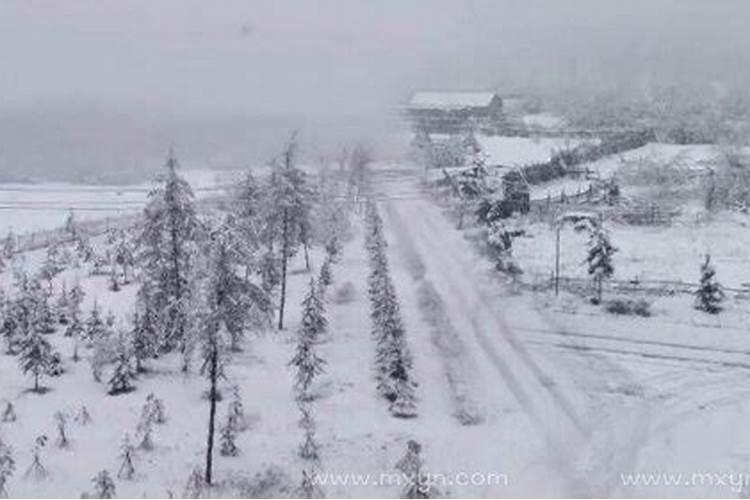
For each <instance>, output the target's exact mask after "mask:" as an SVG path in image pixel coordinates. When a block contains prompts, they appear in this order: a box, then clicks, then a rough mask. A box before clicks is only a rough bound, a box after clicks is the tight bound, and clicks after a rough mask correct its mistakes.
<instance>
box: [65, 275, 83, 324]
mask: <svg viewBox="0 0 750 500" xmlns="http://www.w3.org/2000/svg"><path fill="white" fill-rule="evenodd" d="M85 296H86V293H85V292H84V291H83V288H81V284H80V283H78V282H76V284H75V285H73V288H71V289H70V293H69V294H68V303H69V305H70V311H69V313H68V314H69V315H70V316H73V314H75V313H76V312H77V311H78V312H80V310H81V305H83V299H84V297H85Z"/></svg>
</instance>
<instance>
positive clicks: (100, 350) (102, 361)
mask: <svg viewBox="0 0 750 500" xmlns="http://www.w3.org/2000/svg"><path fill="white" fill-rule="evenodd" d="M92 347H93V352H92V353H91V356H89V364H90V365H91V375H92V376H93V378H94V380H95V381H96V382H101V381H102V370H103V369H104V366H105V365H106V364H107V363H111V362H112V361H114V360H115V358H116V354H117V343H116V339H114V335H113V333H112V330H110V329H109V328H107V329H105V330H104V332H103V334H102V335H99V336H97V337H96V338H95V339H94V343H93V346H92Z"/></svg>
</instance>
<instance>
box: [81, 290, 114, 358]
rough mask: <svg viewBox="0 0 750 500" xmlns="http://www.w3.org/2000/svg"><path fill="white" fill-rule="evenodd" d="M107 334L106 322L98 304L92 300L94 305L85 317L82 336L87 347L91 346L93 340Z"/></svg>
mask: <svg viewBox="0 0 750 500" xmlns="http://www.w3.org/2000/svg"><path fill="white" fill-rule="evenodd" d="M107 336H109V329H108V328H107V324H106V323H105V322H104V320H103V319H102V314H101V311H100V309H99V304H98V303H97V301H96V300H94V306H93V307H92V308H91V312H90V313H89V317H88V318H87V319H86V324H85V328H84V333H83V338H84V340H85V341H86V346H87V347H92V346H93V345H94V341H96V340H97V339H101V338H104V337H107Z"/></svg>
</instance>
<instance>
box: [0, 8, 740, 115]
mask: <svg viewBox="0 0 750 500" xmlns="http://www.w3.org/2000/svg"><path fill="white" fill-rule="evenodd" d="M748 19H750V2H742V1H727V0H722V1H709V0H705V1H687V0H670V1H667V0H664V1H662V0H643V1H632V0H631V1H604V0H591V1H589V0H586V1H583V0H581V1H578V0H566V1H559V0H558V1H500V0H494V1H478V0H474V1H472V0H454V1H443V0H423V1H409V0H368V1H364V0H314V1H302V0H298V1H286V0H268V1H265V0H264V1H250V0H248V1H230V0H222V1H217V2H212V1H205V0H203V1H201V0H180V1H178V0H158V1H155V0H138V1H133V0H130V1H111V0H70V1H65V2H49V1H33V0H3V1H2V2H0V63H1V66H0V68H1V69H0V107H3V106H9V105H11V106H17V105H27V104H29V103H39V102H48V101H60V100H62V101H64V100H66V99H87V100H94V101H97V102H102V103H107V104H112V105H121V106H125V107H128V106H142V107H154V108H164V109H172V110H181V111H210V112H227V111H231V112H235V113H285V112H295V113H305V114H330V113H347V114H366V113H378V112H382V111H383V110H384V109H387V108H389V107H391V106H393V105H394V103H395V102H397V101H398V100H399V99H402V98H403V97H404V96H405V95H406V94H407V93H408V92H409V91H410V90H411V89H413V88H417V87H431V88H457V89H458V88H460V89H471V88H486V87H495V88H500V89H512V90H517V89H522V88H524V87H530V88H542V89H545V88H547V89H548V88H551V87H555V86H559V87H571V86H584V87H585V86H602V87H607V86H609V87H613V86H631V85H639V84H648V83H649V82H652V81H684V80H699V81H705V82H710V83H737V82H740V83H744V82H745V81H746V79H747V76H748V70H747V69H746V68H748V62H750V61H749V59H750V56H749V55H748V54H750V35H748V33H750V30H748V29H746V27H745V26H743V23H746V22H747V20H748Z"/></svg>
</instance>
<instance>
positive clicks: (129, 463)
mask: <svg viewBox="0 0 750 500" xmlns="http://www.w3.org/2000/svg"><path fill="white" fill-rule="evenodd" d="M134 454H135V448H134V447H133V445H132V444H131V442H130V435H129V434H125V436H124V437H123V439H122V444H121V445H120V460H121V462H120V469H119V470H118V471H117V477H118V478H119V479H128V480H130V479H133V476H134V475H135V466H134V465H133V455H134Z"/></svg>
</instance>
